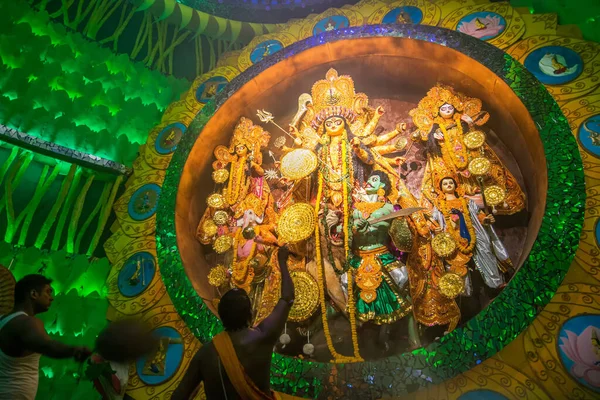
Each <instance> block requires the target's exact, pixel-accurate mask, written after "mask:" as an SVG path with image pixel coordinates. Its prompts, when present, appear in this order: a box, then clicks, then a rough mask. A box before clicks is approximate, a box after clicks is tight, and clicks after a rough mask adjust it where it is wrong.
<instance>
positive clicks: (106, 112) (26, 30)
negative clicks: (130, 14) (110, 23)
mask: <svg viewBox="0 0 600 400" xmlns="http://www.w3.org/2000/svg"><path fill="white" fill-rule="evenodd" d="M0 26H2V27H3V28H2V29H3V30H4V32H3V33H2V35H0V94H1V96H0V122H3V123H4V124H5V125H7V126H10V127H11V128H14V129H18V130H20V131H22V132H26V133H28V134H30V135H32V136H36V137H40V138H42V139H45V140H48V141H52V142H54V143H57V144H60V145H62V146H66V147H69V148H73V149H76V150H80V151H84V152H86V153H90V154H94V155H97V156H100V157H103V158H107V159H109V160H112V161H116V162H120V163H123V164H127V165H131V164H132V162H133V160H134V159H135V157H136V153H137V149H138V147H139V145H141V144H143V143H145V141H146V138H147V135H148V131H149V130H151V129H152V127H153V126H155V125H156V124H157V123H158V122H159V121H160V118H161V115H162V113H163V112H164V110H165V109H166V107H167V106H168V105H169V104H170V103H172V102H173V101H176V100H178V99H179V97H180V95H181V94H182V93H183V92H184V91H186V90H187V89H188V88H189V85H190V83H189V81H187V80H185V79H176V78H173V77H166V76H164V75H161V74H160V73H159V72H157V71H151V70H149V69H147V68H145V67H144V66H143V65H141V64H139V63H132V62H131V61H130V60H129V58H128V57H127V56H126V55H119V56H117V55H115V54H113V53H111V51H110V50H108V49H106V48H103V47H100V46H98V45H97V44H96V43H91V42H89V41H87V40H86V39H85V38H84V37H83V36H81V35H80V34H79V33H72V32H68V31H67V30H66V28H65V27H64V26H62V25H60V24H55V23H52V22H51V19H50V17H49V16H48V14H47V13H46V12H45V11H41V12H38V11H34V10H33V9H31V8H30V7H29V6H27V4H26V3H25V2H19V1H17V2H4V1H3V2H0Z"/></svg>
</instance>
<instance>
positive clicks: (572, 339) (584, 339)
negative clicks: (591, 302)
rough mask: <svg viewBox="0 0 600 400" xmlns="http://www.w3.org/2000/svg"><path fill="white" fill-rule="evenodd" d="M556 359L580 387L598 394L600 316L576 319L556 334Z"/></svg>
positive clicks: (571, 320)
mask: <svg viewBox="0 0 600 400" xmlns="http://www.w3.org/2000/svg"><path fill="white" fill-rule="evenodd" d="M558 353H559V354H560V359H561V361H562V363H563V365H564V367H565V369H566V370H567V371H568V372H569V375H571V377H573V378H574V379H575V380H576V381H577V382H579V383H580V384H582V385H584V386H587V387H588V388H590V389H591V390H593V391H595V392H597V393H600V315H578V316H576V317H573V318H571V319H569V320H567V321H566V322H565V323H564V324H563V326H562V327H561V328H560V331H559V333H558Z"/></svg>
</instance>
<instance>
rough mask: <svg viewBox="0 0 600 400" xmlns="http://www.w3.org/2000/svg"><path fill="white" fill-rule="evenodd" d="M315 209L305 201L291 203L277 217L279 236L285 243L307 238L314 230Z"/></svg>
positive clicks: (315, 220)
mask: <svg viewBox="0 0 600 400" xmlns="http://www.w3.org/2000/svg"><path fill="white" fill-rule="evenodd" d="M316 222H317V218H316V216H315V209H314V208H313V207H312V206H311V205H310V204H307V203H296V204H292V205H291V206H289V207H288V208H286V209H285V210H283V212H282V213H281V216H280V217H279V223H278V224H277V229H278V231H279V238H280V239H282V240H283V241H285V242H287V243H296V242H300V241H302V240H304V239H307V238H308V237H309V236H310V235H312V234H313V232H314V231H315V224H316Z"/></svg>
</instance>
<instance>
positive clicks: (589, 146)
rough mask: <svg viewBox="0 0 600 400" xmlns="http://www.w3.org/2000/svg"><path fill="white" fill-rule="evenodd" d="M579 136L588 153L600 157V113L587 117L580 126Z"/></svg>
mask: <svg viewBox="0 0 600 400" xmlns="http://www.w3.org/2000/svg"><path fill="white" fill-rule="evenodd" d="M577 138H578V139H579V143H580V144H581V147H583V148H584V149H585V150H586V151H587V152H588V153H591V154H593V155H594V156H596V157H600V114H596V115H594V116H593V117H590V118H588V119H586V120H585V121H584V122H583V124H581V126H580V127H579V131H578V132H577Z"/></svg>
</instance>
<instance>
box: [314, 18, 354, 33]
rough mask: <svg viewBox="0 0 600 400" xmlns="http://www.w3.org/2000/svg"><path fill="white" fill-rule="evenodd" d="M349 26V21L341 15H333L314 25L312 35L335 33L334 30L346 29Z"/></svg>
mask: <svg viewBox="0 0 600 400" xmlns="http://www.w3.org/2000/svg"><path fill="white" fill-rule="evenodd" d="M349 26H350V20H349V19H348V17H345V16H343V15H334V16H331V17H327V18H323V19H322V20H320V21H319V22H317V23H316V24H315V27H314V28H313V35H319V34H321V33H323V32H329V31H335V30H336V29H342V28H347V27H349Z"/></svg>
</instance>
